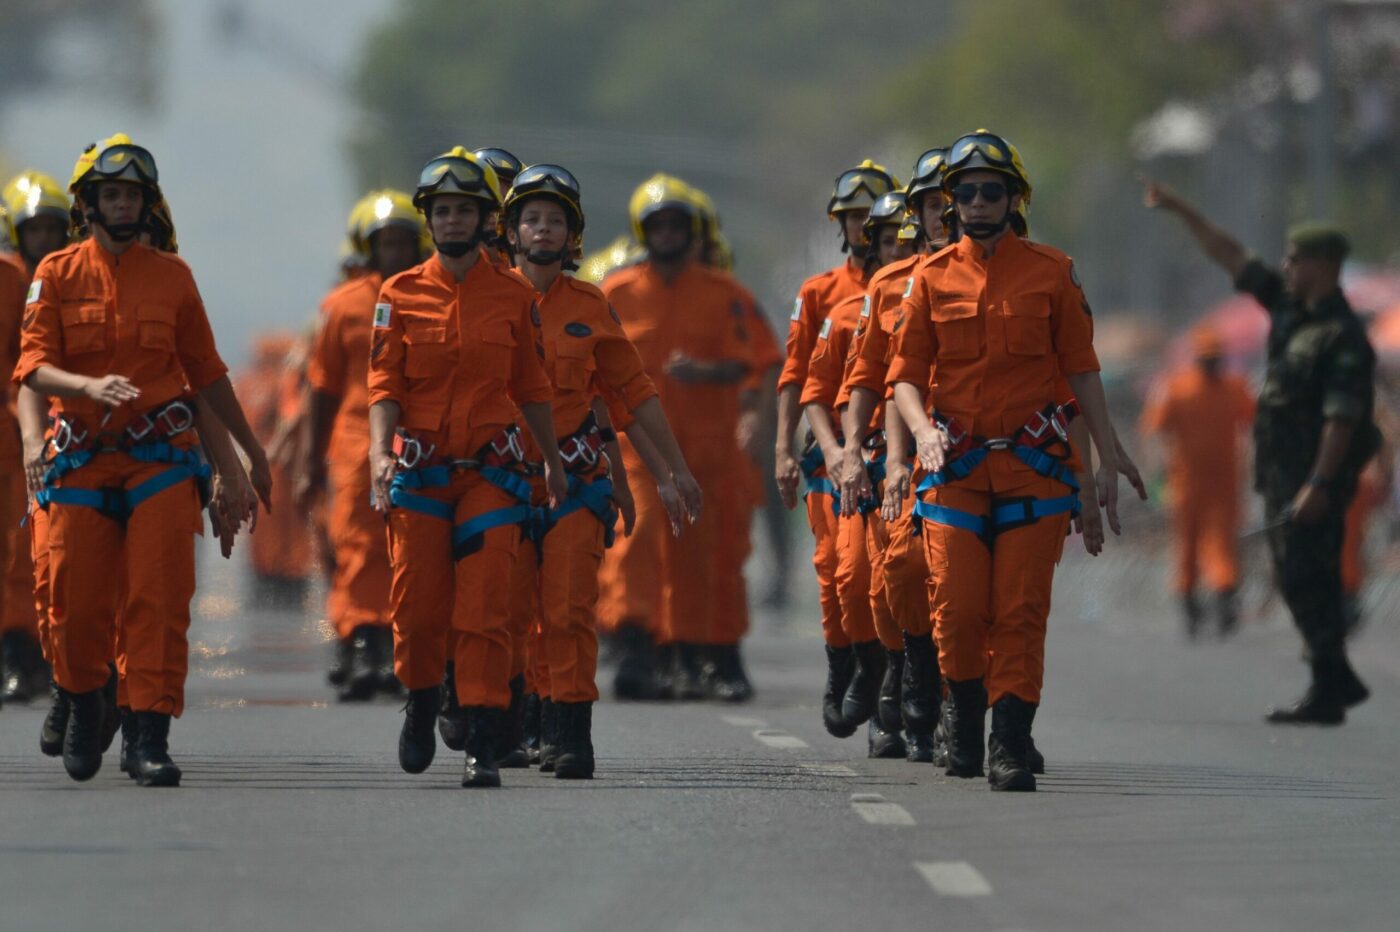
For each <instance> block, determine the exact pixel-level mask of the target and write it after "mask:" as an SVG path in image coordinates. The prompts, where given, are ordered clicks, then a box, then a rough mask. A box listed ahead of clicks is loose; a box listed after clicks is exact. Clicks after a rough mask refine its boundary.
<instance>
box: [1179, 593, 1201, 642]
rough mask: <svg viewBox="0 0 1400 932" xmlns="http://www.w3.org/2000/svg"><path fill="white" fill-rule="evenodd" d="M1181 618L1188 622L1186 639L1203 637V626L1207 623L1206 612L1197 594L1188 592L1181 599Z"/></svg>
mask: <svg viewBox="0 0 1400 932" xmlns="http://www.w3.org/2000/svg"><path fill="white" fill-rule="evenodd" d="M1181 617H1182V619H1183V620H1184V621H1185V622H1186V637H1187V638H1188V639H1189V640H1192V641H1194V640H1196V639H1197V638H1199V637H1200V636H1201V625H1202V624H1203V623H1204V622H1205V611H1204V610H1203V609H1202V608H1201V600H1200V599H1198V598H1197V597H1196V593H1194V592H1188V593H1186V594H1185V595H1183V596H1182V597H1181Z"/></svg>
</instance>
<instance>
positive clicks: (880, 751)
mask: <svg viewBox="0 0 1400 932" xmlns="http://www.w3.org/2000/svg"><path fill="white" fill-rule="evenodd" d="M868 756H869V758H870V759H871V760H904V759H905V758H906V757H908V756H909V746H908V745H907V744H905V743H904V739H903V738H901V737H900V736H899V735H885V736H882V737H880V738H876V739H875V741H874V742H872V743H871V745H870V750H869V752H868Z"/></svg>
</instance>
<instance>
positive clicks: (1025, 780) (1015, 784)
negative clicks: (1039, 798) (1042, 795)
mask: <svg viewBox="0 0 1400 932" xmlns="http://www.w3.org/2000/svg"><path fill="white" fill-rule="evenodd" d="M987 785H988V786H990V787H991V788H992V789H993V790H994V791H996V792H1000V793H1034V792H1035V776H1034V775H1033V774H1032V773H1031V772H1030V771H1029V770H1017V771H1015V772H1013V773H1010V774H1007V775H1005V776H1000V775H993V776H991V777H989V778H988V779H987Z"/></svg>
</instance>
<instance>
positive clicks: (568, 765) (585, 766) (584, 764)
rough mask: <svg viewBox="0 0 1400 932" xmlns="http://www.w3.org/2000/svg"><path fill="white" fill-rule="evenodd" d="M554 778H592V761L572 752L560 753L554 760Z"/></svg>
mask: <svg viewBox="0 0 1400 932" xmlns="http://www.w3.org/2000/svg"><path fill="white" fill-rule="evenodd" d="M554 778H555V779H556V780H592V779H593V761H591V760H589V759H587V758H584V757H578V756H575V755H573V754H560V755H559V759H558V760H557V761H555V762H554Z"/></svg>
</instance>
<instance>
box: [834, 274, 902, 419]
mask: <svg viewBox="0 0 1400 932" xmlns="http://www.w3.org/2000/svg"><path fill="white" fill-rule="evenodd" d="M867 300H869V299H867ZM872 304H873V302H872ZM850 356H851V360H850V367H849V368H848V369H847V371H846V381H845V384H843V385H842V386H841V394H840V395H838V396H837V399H836V403H837V404H842V403H844V402H845V401H849V400H850V397H851V389H853V388H864V389H866V390H868V391H872V392H875V393H877V394H884V391H885V375H886V374H887V373H888V372H889V371H890V358H889V357H890V336H889V334H888V333H886V332H885V331H884V329H883V328H881V326H880V317H879V315H878V314H877V313H876V312H875V310H874V308H873V307H872V308H871V309H870V314H869V316H867V317H863V318H861V322H860V325H859V326H858V327H857V328H856V332H855V333H854V334H852V335H851V349H850Z"/></svg>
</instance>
